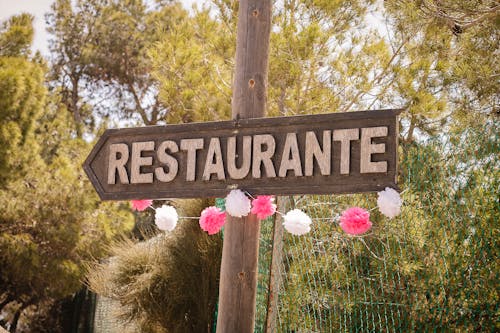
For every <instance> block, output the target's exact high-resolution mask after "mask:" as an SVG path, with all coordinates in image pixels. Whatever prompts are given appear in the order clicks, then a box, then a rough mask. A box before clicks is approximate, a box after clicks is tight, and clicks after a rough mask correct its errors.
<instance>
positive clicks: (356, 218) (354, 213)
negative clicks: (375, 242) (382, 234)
mask: <svg viewBox="0 0 500 333" xmlns="http://www.w3.org/2000/svg"><path fill="white" fill-rule="evenodd" d="M340 227H341V228H342V230H344V231H345V232H346V233H348V234H351V235H361V234H364V233H365V232H367V231H368V230H370V228H371V227H372V223H371V222H370V213H369V212H368V211H366V210H364V209H363V208H360V207H351V208H349V209H346V210H345V211H344V212H343V213H342V216H341V217H340Z"/></svg>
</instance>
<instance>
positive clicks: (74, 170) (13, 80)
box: [0, 15, 132, 332]
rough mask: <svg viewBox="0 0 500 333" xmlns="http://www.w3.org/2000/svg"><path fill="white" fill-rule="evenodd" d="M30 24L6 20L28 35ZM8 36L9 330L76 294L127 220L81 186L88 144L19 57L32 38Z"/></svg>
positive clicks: (4, 149) (4, 141)
mask: <svg viewBox="0 0 500 333" xmlns="http://www.w3.org/2000/svg"><path fill="white" fill-rule="evenodd" d="M31 20H32V18H31V16H29V15H24V16H21V17H20V18H19V17H14V18H12V19H10V20H9V21H8V22H10V24H11V25H12V26H16V25H23V24H24V25H26V26H23V27H24V30H23V29H21V31H25V30H26V31H32V28H29V27H28V25H29V26H30V27H31ZM30 29H31V30H30ZM8 31H10V32H11V33H9V34H6V33H3V34H1V35H0V41H1V43H0V49H2V50H7V49H9V50H10V51H9V53H8V54H5V53H4V54H3V55H2V56H0V80H1V82H0V90H1V91H0V200H2V203H3V205H2V210H1V213H0V267H2V269H1V270H0V285H1V286H2V288H1V290H0V302H1V307H0V310H5V311H4V312H3V313H4V314H5V316H6V320H7V321H10V325H11V330H12V331H15V330H16V326H17V323H18V320H20V321H21V322H22V323H23V324H24V325H25V326H27V327H29V322H30V320H29V316H32V317H37V316H39V315H42V314H44V313H48V312H50V311H51V310H52V309H51V307H52V306H53V305H54V304H60V303H61V302H60V301H61V300H62V299H65V298H67V297H70V296H71V295H73V294H74V293H76V292H77V291H78V290H79V289H80V288H81V287H82V283H81V281H82V278H83V265H82V263H83V261H85V260H90V259H91V258H96V257H101V256H103V255H104V253H105V245H106V244H107V243H109V242H110V240H111V239H113V238H114V237H115V236H116V235H117V234H119V233H121V232H123V231H124V230H126V229H130V228H131V226H132V215H131V214H130V213H129V212H128V210H129V209H128V207H124V206H123V205H120V204H109V203H101V202H100V200H99V199H98V197H97V195H96V194H95V192H94V190H93V189H92V187H91V185H90V183H89V182H88V181H87V182H84V181H83V180H84V177H85V175H84V172H83V170H82V168H81V165H82V163H83V158H84V157H85V156H86V155H87V154H88V152H89V149H90V147H91V146H90V144H89V143H86V142H84V141H82V140H79V139H75V138H74V136H73V131H72V130H71V129H70V127H69V126H68V125H69V124H68V123H69V121H68V117H67V115H68V113H67V112H66V110H65V108H64V106H63V105H61V103H60V101H59V100H58V99H57V98H56V97H55V96H53V95H49V94H48V90H47V88H46V86H45V80H44V75H45V73H46V69H45V68H44V65H43V64H40V63H39V62H38V61H37V60H34V59H29V58H27V57H26V55H27V54H28V52H27V51H26V50H27V49H28V48H29V42H30V40H31V37H29V38H28V37H26V36H25V35H23V34H22V33H21V32H15V31H17V30H15V31H14V32H12V29H10V30H8ZM23 36H24V37H23ZM21 41H22V42H21ZM24 43H28V44H26V45H24ZM13 45H14V46H13ZM16 45H17V46H16ZM25 49H26V50H25ZM13 50H16V52H17V54H15V53H16V52H14V51H13ZM7 55H8V56H7ZM124 208H125V209H124ZM53 320H54V321H57V320H58V319H57V318H53ZM61 329H62V328H61V327H57V326H54V327H53V332H57V331H59V330H61Z"/></svg>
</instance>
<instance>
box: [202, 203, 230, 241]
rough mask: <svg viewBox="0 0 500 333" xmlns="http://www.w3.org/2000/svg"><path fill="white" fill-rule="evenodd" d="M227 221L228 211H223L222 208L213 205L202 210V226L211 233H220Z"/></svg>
mask: <svg viewBox="0 0 500 333" xmlns="http://www.w3.org/2000/svg"><path fill="white" fill-rule="evenodd" d="M225 223H226V212H223V211H221V210H220V208H217V207H214V206H211V207H207V208H205V209H204V210H203V211H202V212H201V216H200V228H201V229H202V230H204V231H206V232H208V234H209V235H213V234H216V233H218V232H219V231H220V229H221V228H222V226H223V225H224V224H225Z"/></svg>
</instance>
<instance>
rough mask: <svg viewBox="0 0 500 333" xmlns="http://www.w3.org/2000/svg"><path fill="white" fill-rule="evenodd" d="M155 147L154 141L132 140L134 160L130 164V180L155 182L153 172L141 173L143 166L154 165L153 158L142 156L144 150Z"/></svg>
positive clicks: (139, 182) (138, 182)
mask: <svg viewBox="0 0 500 333" xmlns="http://www.w3.org/2000/svg"><path fill="white" fill-rule="evenodd" d="M154 149H155V143H154V141H146V142H132V161H131V165H130V182H131V183H132V184H148V183H149V184H150V183H152V182H153V173H152V172H149V173H141V166H149V165H153V158H152V157H142V152H143V151H147V150H154Z"/></svg>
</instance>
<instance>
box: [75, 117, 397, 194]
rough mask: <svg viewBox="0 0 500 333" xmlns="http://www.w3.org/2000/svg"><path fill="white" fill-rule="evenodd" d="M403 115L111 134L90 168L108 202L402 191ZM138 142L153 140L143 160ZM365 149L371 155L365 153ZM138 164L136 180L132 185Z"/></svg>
mask: <svg viewBox="0 0 500 333" xmlns="http://www.w3.org/2000/svg"><path fill="white" fill-rule="evenodd" d="M398 113H399V110H376V111H375V110H374V111H360V112H348V113H331V114H322V115H310V116H294V117H278V118H262V119H258V118H256V119H239V120H237V121H236V120H235V121H224V122H211V123H192V124H183V125H167V126H152V127H141V128H130V129H119V130H108V131H106V132H105V133H104V135H103V136H102V137H101V139H100V140H99V142H98V143H97V144H96V146H95V148H94V150H93V151H92V152H91V154H90V155H89V157H88V159H87V161H86V162H85V165H84V168H85V170H86V171H87V173H88V175H89V178H90V179H91V181H92V183H93V184H94V186H95V187H96V190H97V192H98V193H99V195H100V196H101V198H102V199H104V200H123V199H159V198H185V197H191V198H193V197H194V198H199V197H216V196H219V197H223V196H225V195H226V194H227V193H228V191H229V190H230V189H232V188H240V189H242V190H245V191H248V192H249V193H252V195H254V194H257V195H258V194H276V195H279V194H282V195H288V194H325V193H353V192H362V191H379V190H381V189H384V188H385V187H386V186H390V187H395V186H396V183H395V178H396V175H397V136H398V128H397V114H398ZM377 127H381V128H382V129H378V130H377V129H376V128H377ZM381 131H382V132H381ZM385 131H387V133H386V132H385ZM363 133H365V135H364V136H363V138H362V134H363ZM385 134H386V136H385ZM379 135H384V136H382V137H378V136H379ZM287 137H288V138H289V139H288V140H287ZM295 138H296V141H297V145H298V154H299V157H300V162H299V161H297V151H296V145H295ZM139 142H142V143H144V142H146V143H147V142H149V144H146V145H145V147H146V148H147V149H144V148H141V149H140V155H139V152H138V148H137V145H136V151H135V152H133V145H134V143H139ZM151 142H153V146H154V149H153V150H152V149H151V147H152V145H151ZM143 146H144V145H139V148H140V147H143ZM363 146H364V147H365V148H364V154H365V155H369V157H368V158H366V156H364V155H363V154H362V153H361V150H362V147H363ZM379 151H384V152H383V153H380V152H379ZM283 154H285V155H286V156H283ZM363 156H364V157H365V158H363ZM150 158H153V161H152V164H151V161H150ZM221 159H222V164H223V166H221ZM362 161H363V163H364V164H363V168H364V170H362V169H361V163H362ZM132 162H133V163H134V165H135V167H134V175H135V176H134V177H135V178H134V180H133V182H132V181H130V182H129V180H130V177H131V168H132ZM380 162H382V163H380ZM207 163H208V164H207ZM283 163H284V164H283ZM283 165H284V166H283ZM299 167H300V168H299ZM384 170H385V171H384ZM362 171H365V173H362ZM366 171H368V172H366ZM372 171H377V172H372ZM301 174H302V176H301ZM143 175H148V176H147V178H144V177H143ZM151 175H152V176H153V178H151ZM151 179H152V182H151V183H144V182H143V181H150V180H151ZM139 181H140V182H139Z"/></svg>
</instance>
